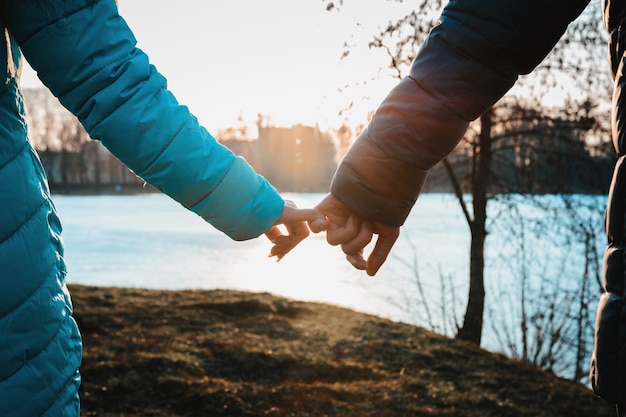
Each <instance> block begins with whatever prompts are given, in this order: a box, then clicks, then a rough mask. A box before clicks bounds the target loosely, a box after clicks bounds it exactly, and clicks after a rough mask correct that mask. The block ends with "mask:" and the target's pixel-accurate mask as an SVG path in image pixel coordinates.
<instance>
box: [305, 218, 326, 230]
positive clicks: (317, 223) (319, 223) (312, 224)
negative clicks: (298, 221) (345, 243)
mask: <svg viewBox="0 0 626 417" xmlns="http://www.w3.org/2000/svg"><path fill="white" fill-rule="evenodd" d="M308 225H309V229H311V231H312V232H313V233H320V232H323V231H325V230H327V228H328V221H327V220H326V218H325V217H324V216H322V217H319V218H317V219H315V220H312V221H309V222H308Z"/></svg>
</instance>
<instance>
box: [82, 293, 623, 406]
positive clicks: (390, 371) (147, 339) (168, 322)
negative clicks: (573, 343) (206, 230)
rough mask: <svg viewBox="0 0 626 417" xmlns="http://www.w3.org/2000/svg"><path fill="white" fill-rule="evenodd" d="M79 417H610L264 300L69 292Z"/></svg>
mask: <svg viewBox="0 0 626 417" xmlns="http://www.w3.org/2000/svg"><path fill="white" fill-rule="evenodd" d="M70 291H71V293H72V298H73V301H74V307H75V317H76V320H77V321H78V323H79V326H80V328H81V330H82V333H83V337H84V358H83V366H82V374H83V384H82V387H81V401H82V415H83V416H107V417H108V416H124V417H135V416H136V417H138V416H155V417H165V416H302V417H304V416H311V417H313V416H359V417H364V416H376V417H382V416H421V415H428V416H516V417H522V416H528V417H530V416H532V417H544V416H545V417H548V416H550V417H554V416H568V417H574V416H581V417H582V416H589V415H594V416H607V417H608V416H611V417H612V416H614V411H613V408H612V407H611V406H610V405H609V404H607V403H605V402H604V401H602V400H600V399H598V398H597V397H595V395H594V394H593V393H592V392H591V391H590V390H589V389H587V388H586V387H584V386H581V385H579V384H574V383H571V382H569V381H565V380H562V379H560V378H557V377H556V376H554V375H551V374H548V373H545V372H542V371H540V370H537V369H536V368H533V367H531V366H528V365H526V364H524V363H521V362H518V361H514V360H510V359H507V358H505V357H504V356H502V355H498V354H493V353H489V352H486V351H484V350H481V349H477V348H475V347H472V346H469V345H467V344H464V343H460V342H458V341H455V340H451V339H448V338H445V337H442V336H439V335H437V334H434V333H431V332H428V331H426V330H423V329H421V328H418V327H414V326H410V325H406V324H399V323H395V322H391V321H388V320H384V319H381V318H378V317H376V316H371V315H367V314H363V313H358V312H354V311H352V310H349V309H345V308H339V307H335V306H332V305H328V304H320V303H310V302H300V301H295V300H290V299H286V298H283V297H277V296H273V295H270V294H267V293H248V292H235V291H225V290H212V291H199V290H194V291H158V290H144V289H128V288H127V289H121V288H104V287H88V286H82V285H71V286H70Z"/></svg>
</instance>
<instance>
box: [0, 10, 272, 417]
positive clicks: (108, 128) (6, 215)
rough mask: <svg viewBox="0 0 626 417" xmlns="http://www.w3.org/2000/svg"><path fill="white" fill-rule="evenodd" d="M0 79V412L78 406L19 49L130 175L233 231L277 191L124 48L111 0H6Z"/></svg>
mask: <svg viewBox="0 0 626 417" xmlns="http://www.w3.org/2000/svg"><path fill="white" fill-rule="evenodd" d="M3 6H6V7H5V8H4V9H2V14H1V15H0V18H1V22H0V24H1V25H2V31H3V33H4V34H5V39H6V41H5V45H6V47H5V48H0V62H4V63H5V64H6V65H5V67H6V68H7V71H6V77H5V82H3V83H2V84H1V85H0V196H1V197H0V416H2V417H11V416H20V417H21V416H24V417H35V416H54V417H59V416H78V415H79V399H78V394H77V390H78V386H79V384H80V374H79V372H78V368H79V365H80V362H81V348H82V346H81V338H80V334H79V331H78V329H77V326H76V323H75V322H74V320H73V319H72V305H71V301H70V296H69V294H68V292H67V289H66V286H65V279H66V267H65V264H64V261H63V244H62V240H61V237H60V235H61V225H60V222H59V219H58V218H57V214H56V212H55V209H54V205H53V203H52V201H51V200H50V195H49V190H48V187H47V184H46V178H45V173H44V172H43V170H42V168H41V164H40V162H39V159H38V157H37V155H36V153H35V151H34V150H33V149H32V147H31V146H30V145H29V143H28V140H27V128H26V124H25V119H24V104H23V99H22V94H21V92H20V89H19V86H18V77H17V73H18V66H19V61H20V52H22V53H23V56H24V57H25V58H26V59H27V60H28V61H29V63H30V64H31V66H32V67H33V68H34V69H35V70H36V71H37V73H38V76H39V77H40V79H41V80H42V82H43V83H44V84H45V85H46V86H47V87H48V88H49V89H50V90H51V91H52V93H53V94H54V95H55V96H57V97H58V98H59V100H60V101H61V103H62V104H63V105H64V106H65V107H66V108H67V109H69V110H70V111H71V112H72V113H74V114H75V115H76V116H77V117H78V118H79V120H80V121H81V122H82V123H83V125H84V127H85V128H86V130H87V132H88V133H89V134H90V136H91V137H93V138H96V139H99V140H101V141H102V142H103V144H104V145H105V146H106V147H107V148H108V149H109V150H111V151H112V152H113V154H115V155H116V156H117V157H119V158H120V159H121V160H122V161H123V162H124V163H125V164H126V165H127V166H128V167H130V168H131V169H132V170H133V171H134V172H135V173H137V175H139V176H141V177H142V178H144V179H145V180H146V181H147V182H148V183H150V184H151V185H153V186H155V187H156V188H158V189H159V190H162V191H163V192H164V193H166V194H168V195H170V196H171V197H173V198H174V199H175V200H177V201H178V202H180V203H181V204H182V205H183V206H184V207H187V208H189V209H190V210H192V211H194V212H196V213H197V214H199V215H200V216H202V217H203V218H204V219H206V220H207V221H208V222H209V223H211V224H212V225H213V226H215V227H216V228H218V229H219V230H222V231H223V232H224V233H226V234H228V235H229V236H230V237H232V238H233V239H236V240H243V239H249V238H253V237H256V236H259V235H260V234H262V233H263V232H264V231H266V230H267V229H269V228H270V226H271V225H272V224H274V223H275V222H276V220H278V218H279V217H280V214H281V212H282V209H283V204H284V202H283V200H282V198H281V197H280V196H279V194H278V193H277V191H276V190H275V189H274V188H273V187H272V186H271V185H270V184H269V183H268V182H267V181H266V180H265V179H263V178H262V177H260V176H258V175H257V174H256V173H255V172H254V171H253V170H252V168H251V167H250V166H249V165H248V164H247V163H246V162H245V160H243V159H241V158H238V157H235V156H234V155H233V154H232V153H231V152H230V151H229V150H228V149H226V148H224V147H223V146H221V145H219V144H218V143H217V142H216V141H215V139H214V138H213V137H211V135H209V134H208V133H207V131H206V130H205V129H204V128H203V127H202V126H200V125H199V124H198V122H197V120H196V119H195V118H194V117H193V116H192V115H191V114H190V113H189V111H188V109H187V108H186V107H184V106H181V105H179V104H178V103H177V101H176V99H175V98H174V96H173V95H172V94H171V93H170V92H169V91H168V90H167V89H166V82H165V79H164V78H163V77H162V76H161V75H160V74H159V73H158V72H157V71H156V69H155V68H154V67H153V66H151V65H150V63H149V62H148V58H147V56H146V55H145V54H144V53H143V52H142V51H140V50H138V49H137V48H136V47H135V44H136V42H135V39H134V37H133V34H132V33H131V31H130V30H129V28H128V27H127V25H126V23H125V22H124V20H123V19H122V18H120V16H119V15H118V13H117V7H116V3H115V0H101V1H94V0H91V1H90V0H48V1H41V2H37V1H34V2H33V1H11V0H9V1H7V2H4V4H3Z"/></svg>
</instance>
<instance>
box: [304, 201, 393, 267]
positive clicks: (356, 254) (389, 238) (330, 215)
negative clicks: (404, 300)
mask: <svg viewBox="0 0 626 417" xmlns="http://www.w3.org/2000/svg"><path fill="white" fill-rule="evenodd" d="M315 209H317V210H319V211H320V212H321V213H323V214H324V216H325V217H326V222H325V223H323V222H322V221H321V220H320V219H319V218H318V219H314V220H313V221H309V227H310V228H311V230H312V231H313V232H315V233H318V232H320V231H322V230H326V240H327V241H328V243H329V244H331V245H333V246H336V245H341V250H342V251H343V252H344V253H345V254H346V259H347V260H348V261H349V262H350V263H351V264H352V266H354V267H355V268H357V269H360V270H365V271H366V272H367V275H369V276H374V275H376V273H377V272H378V270H379V269H380V267H381V266H382V265H383V264H384V263H385V260H386V259H387V256H388V255H389V252H390V251H391V248H392V247H393V245H394V244H395V243H396V240H398V236H399V235H400V228H399V227H393V226H387V225H384V224H382V223H378V222H372V221H368V220H366V219H363V218H362V217H361V216H359V215H358V214H357V213H356V212H354V210H352V209H351V208H350V207H348V206H347V205H345V204H344V203H342V202H341V201H340V200H338V199H337V198H335V197H333V195H332V194H329V195H328V196H326V198H324V199H323V200H322V201H321V202H320V203H319V204H318V205H317V206H316V207H315ZM374 234H376V235H378V237H377V239H376V244H375V245H374V249H373V251H372V253H371V254H370V255H369V257H368V258H367V261H366V260H365V258H364V257H363V249H364V248H365V247H366V246H367V245H368V244H369V243H370V242H371V241H372V238H373V236H374Z"/></svg>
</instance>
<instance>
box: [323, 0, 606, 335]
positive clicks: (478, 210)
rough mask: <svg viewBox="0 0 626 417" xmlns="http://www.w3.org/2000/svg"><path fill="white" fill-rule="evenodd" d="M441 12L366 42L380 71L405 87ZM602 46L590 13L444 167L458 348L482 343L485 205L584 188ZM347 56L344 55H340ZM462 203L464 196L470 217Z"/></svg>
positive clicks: (417, 13) (426, 12)
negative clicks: (463, 301) (451, 202)
mask: <svg viewBox="0 0 626 417" xmlns="http://www.w3.org/2000/svg"><path fill="white" fill-rule="evenodd" d="M326 3H327V9H328V10H332V11H337V10H338V11H341V6H342V5H343V1H340V2H338V3H335V2H332V3H331V2H326ZM443 4H444V3H443V2H441V1H419V2H418V3H417V4H416V5H415V9H414V11H412V12H411V13H409V14H407V15H406V16H405V17H402V18H400V19H398V20H397V21H396V22H389V23H388V24H387V26H385V27H384V28H382V29H381V30H380V32H379V33H378V34H374V35H373V40H372V41H371V42H370V43H369V45H368V46H369V47H370V48H379V49H382V50H384V51H386V53H387V55H388V57H389V61H388V62H387V64H386V65H387V66H388V67H389V68H390V69H391V70H392V73H393V74H395V76H396V77H398V78H402V77H403V75H404V74H405V72H406V71H407V69H408V67H409V65H410V63H411V62H412V60H413V58H414V57H415V54H416V52H417V49H418V48H419V46H420V45H421V44H422V43H423V41H424V39H425V37H426V36H427V34H428V32H429V31H430V29H431V28H432V26H433V25H434V23H435V19H436V18H437V17H438V16H439V14H440V13H439V12H440V10H441V9H442V7H443ZM605 45H606V34H605V33H604V28H603V26H602V20H601V18H600V10H599V5H597V4H591V5H590V6H589V7H588V8H587V10H585V12H584V13H583V14H582V15H581V17H580V18H579V19H578V20H577V21H575V22H574V23H573V24H572V25H570V28H569V29H568V31H567V32H566V34H565V36H564V37H563V39H562V40H561V41H560V42H559V44H558V45H557V46H556V47H555V49H554V50H553V51H552V52H551V54H550V55H549V56H548V57H547V58H546V60H545V61H544V62H543V63H542V64H541V65H540V66H539V67H538V68H537V69H536V70H535V71H534V72H533V73H532V74H531V75H528V76H524V77H522V78H521V79H520V80H519V81H518V83H517V86H516V87H515V88H514V89H513V90H512V91H511V92H510V93H509V94H508V95H507V96H506V97H505V99H504V100H502V101H501V102H499V103H497V104H496V106H494V108H492V109H490V110H488V111H486V112H485V113H484V114H483V115H482V116H481V117H480V118H479V120H477V121H476V122H474V123H473V124H472V126H471V127H470V129H468V132H467V134H466V135H465V137H464V138H463V140H462V142H461V143H460V144H459V146H458V147H457V149H456V150H455V153H454V154H453V155H451V156H450V157H448V158H446V159H444V160H443V162H442V164H441V165H442V167H443V168H444V169H445V172H446V173H447V174H448V175H449V179H450V183H451V184H452V189H453V190H454V192H455V194H456V195H457V197H458V201H459V204H460V206H461V209H462V211H463V213H464V215H465V217H466V220H467V223H468V226H469V230H470V233H471V243H470V277H469V283H470V284H469V295H468V300H467V301H468V302H467V308H466V312H465V316H464V321H463V325H462V326H461V327H460V328H459V329H458V333H457V337H458V338H460V339H463V340H466V341H469V342H472V343H475V344H477V345H479V344H480V343H481V337H482V329H483V314H484V303H485V284H484V264H485V259H484V255H485V254H484V245H485V240H486V238H487V236H488V231H487V227H486V226H487V205H488V202H489V200H490V199H492V198H496V197H500V198H501V196H503V195H506V193H512V192H531V193H542V192H543V193H545V192H576V191H577V189H576V188H575V187H573V186H571V184H578V185H580V186H581V187H582V185H581V183H582V182H585V181H588V178H589V177H590V176H589V175H587V176H586V177H587V178H579V177H581V176H584V174H582V173H584V172H585V170H580V169H578V170H576V168H575V166H576V165H577V164H575V163H574V162H581V163H582V162H583V161H586V162H587V164H586V165H581V166H585V167H588V166H589V164H590V162H589V161H590V156H589V150H588V146H589V143H586V142H585V141H584V139H595V140H596V141H599V142H603V141H604V142H606V137H607V128H608V127H607V124H606V118H605V117H603V115H602V112H603V111H605V110H606V108H607V104H606V103H607V100H608V99H610V88H611V85H610V80H609V73H608V68H607V69H604V68H598V67H597V66H598V63H602V64H604V63H605V62H606V58H605ZM346 48H347V49H349V46H346ZM348 55H349V51H346V52H344V53H343V56H344V57H347V56H348ZM551 93H557V94H560V95H561V96H562V97H563V104H562V106H563V108H562V109H560V110H559V111H555V110H554V109H549V108H548V107H547V105H546V104H545V103H544V101H545V100H544V98H545V97H546V96H547V95H549V94H551ZM511 98H512V99H511ZM604 116H606V114H605V115H604ZM459 154H460V155H462V156H463V157H458V156H459ZM601 171H604V172H605V171H606V169H603V170H601ZM586 172H587V173H588V172H589V171H586ZM604 172H603V173H604ZM595 178H598V177H595ZM603 178H605V179H606V180H602V181H598V180H596V181H597V182H598V183H599V184H597V187H598V188H603V187H605V185H608V180H609V179H610V177H609V176H606V177H603ZM603 181H606V182H603ZM567 184H570V186H569V188H568V186H567ZM587 187H588V185H587ZM585 189H587V190H588V189H589V188H585ZM603 191H604V190H603ZM465 193H470V194H471V200H472V210H470V209H469V207H468V206H467V204H466V201H465V199H464V195H465Z"/></svg>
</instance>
